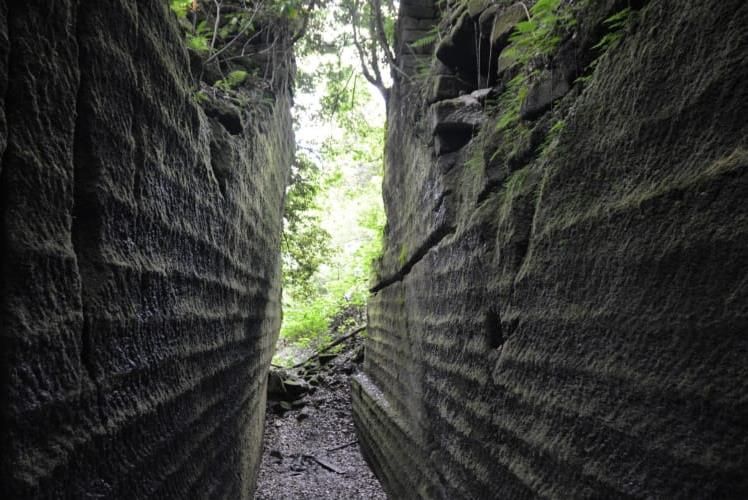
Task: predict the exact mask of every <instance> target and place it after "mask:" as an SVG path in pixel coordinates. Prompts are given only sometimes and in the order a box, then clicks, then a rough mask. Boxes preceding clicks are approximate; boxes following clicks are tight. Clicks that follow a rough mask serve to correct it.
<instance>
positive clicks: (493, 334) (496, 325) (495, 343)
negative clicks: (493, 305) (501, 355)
mask: <svg viewBox="0 0 748 500" xmlns="http://www.w3.org/2000/svg"><path fill="white" fill-rule="evenodd" d="M485 329H486V341H487V343H488V347H489V348H490V349H498V348H499V347H501V346H502V345H503V344H504V335H503V333H502V331H501V318H500V317H499V313H498V312H497V311H494V310H491V311H488V313H486V320H485Z"/></svg>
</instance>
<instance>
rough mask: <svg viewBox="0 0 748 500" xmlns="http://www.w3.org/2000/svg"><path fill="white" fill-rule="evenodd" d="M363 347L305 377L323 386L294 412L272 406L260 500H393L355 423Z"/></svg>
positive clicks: (353, 348)
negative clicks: (354, 383)
mask: <svg viewBox="0 0 748 500" xmlns="http://www.w3.org/2000/svg"><path fill="white" fill-rule="evenodd" d="M359 342H360V341H359V340H356V341H354V342H353V345H352V346H348V348H347V349H346V351H345V352H344V353H342V354H340V355H339V356H338V357H336V358H335V359H334V360H332V361H331V362H330V363H329V364H327V365H325V366H323V367H321V368H318V367H314V368H312V369H310V370H309V371H308V372H307V373H306V374H304V375H305V376H306V378H307V379H312V380H314V377H315V376H316V379H317V381H318V385H317V387H316V389H312V392H311V393H310V394H307V395H306V396H304V397H303V398H302V399H301V400H300V401H295V402H294V403H293V407H292V408H291V409H290V410H284V409H283V408H282V407H281V406H280V403H279V402H275V401H269V402H268V411H267V416H266V420H265V447H264V451H263V455H262V465H261V466H260V476H259V482H258V487H257V494H256V496H255V499H256V500H284V499H310V500H311V499H321V500H326V499H367V500H377V499H386V498H387V496H386V495H385V494H384V492H383V491H382V488H381V486H380V484H379V481H378V480H377V478H376V477H375V476H374V474H373V473H372V472H371V470H370V469H369V467H368V466H367V465H366V462H364V459H363V457H362V456H361V452H360V450H359V447H358V441H357V439H356V433H355V430H354V427H353V420H352V417H351V395H350V381H349V378H350V375H351V374H352V373H354V372H355V371H356V370H357V369H358V364H357V363H355V362H354V359H355V358H356V353H357V350H358V349H359V348H360V345H359ZM316 370H319V372H318V373H316ZM302 403H303V406H302ZM285 406H289V404H288V403H286V404H285Z"/></svg>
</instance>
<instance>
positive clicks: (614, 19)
mask: <svg viewBox="0 0 748 500" xmlns="http://www.w3.org/2000/svg"><path fill="white" fill-rule="evenodd" d="M632 12H633V11H632V10H631V8H630V7H626V8H625V9H622V10H620V11H618V12H616V13H615V14H613V15H612V16H610V17H609V18H607V19H606V20H605V21H603V25H605V27H606V29H607V30H608V31H607V33H605V35H603V37H602V38H601V39H600V41H599V42H597V43H596V44H595V45H593V46H592V49H593V50H596V51H597V52H598V54H597V57H595V59H593V60H592V62H591V63H590V64H589V65H588V66H587V67H586V68H585V70H584V74H583V76H580V77H579V78H577V80H576V81H577V82H582V83H585V82H587V81H588V80H589V79H590V78H591V76H592V72H593V71H594V70H595V68H596V67H597V65H598V64H599V63H600V58H601V57H602V56H603V55H604V54H605V53H606V52H608V51H609V50H610V49H612V48H614V47H616V46H617V45H618V44H619V43H620V41H621V39H622V38H623V35H624V30H625V29H626V26H628V24H629V22H630V20H631V14H632Z"/></svg>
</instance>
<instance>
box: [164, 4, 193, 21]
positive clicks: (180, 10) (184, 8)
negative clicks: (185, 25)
mask: <svg viewBox="0 0 748 500" xmlns="http://www.w3.org/2000/svg"><path fill="white" fill-rule="evenodd" d="M169 7H170V8H171V10H172V11H174V13H175V14H176V15H177V17H179V18H184V17H187V12H189V10H190V8H191V7H192V0H169Z"/></svg>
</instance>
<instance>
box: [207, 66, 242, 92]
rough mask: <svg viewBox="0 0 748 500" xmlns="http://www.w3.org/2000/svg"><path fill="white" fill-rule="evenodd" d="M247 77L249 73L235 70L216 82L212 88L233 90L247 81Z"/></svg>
mask: <svg viewBox="0 0 748 500" xmlns="http://www.w3.org/2000/svg"><path fill="white" fill-rule="evenodd" d="M248 76H249V73H247V72H246V71H244V70H235V71H232V72H230V73H229V74H228V75H226V78H223V79H221V80H218V81H217V82H216V83H214V84H213V86H214V87H216V88H218V89H221V90H224V91H229V90H233V89H235V88H237V87H238V86H239V85H241V84H242V83H244V82H245V81H247V77H248Z"/></svg>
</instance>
